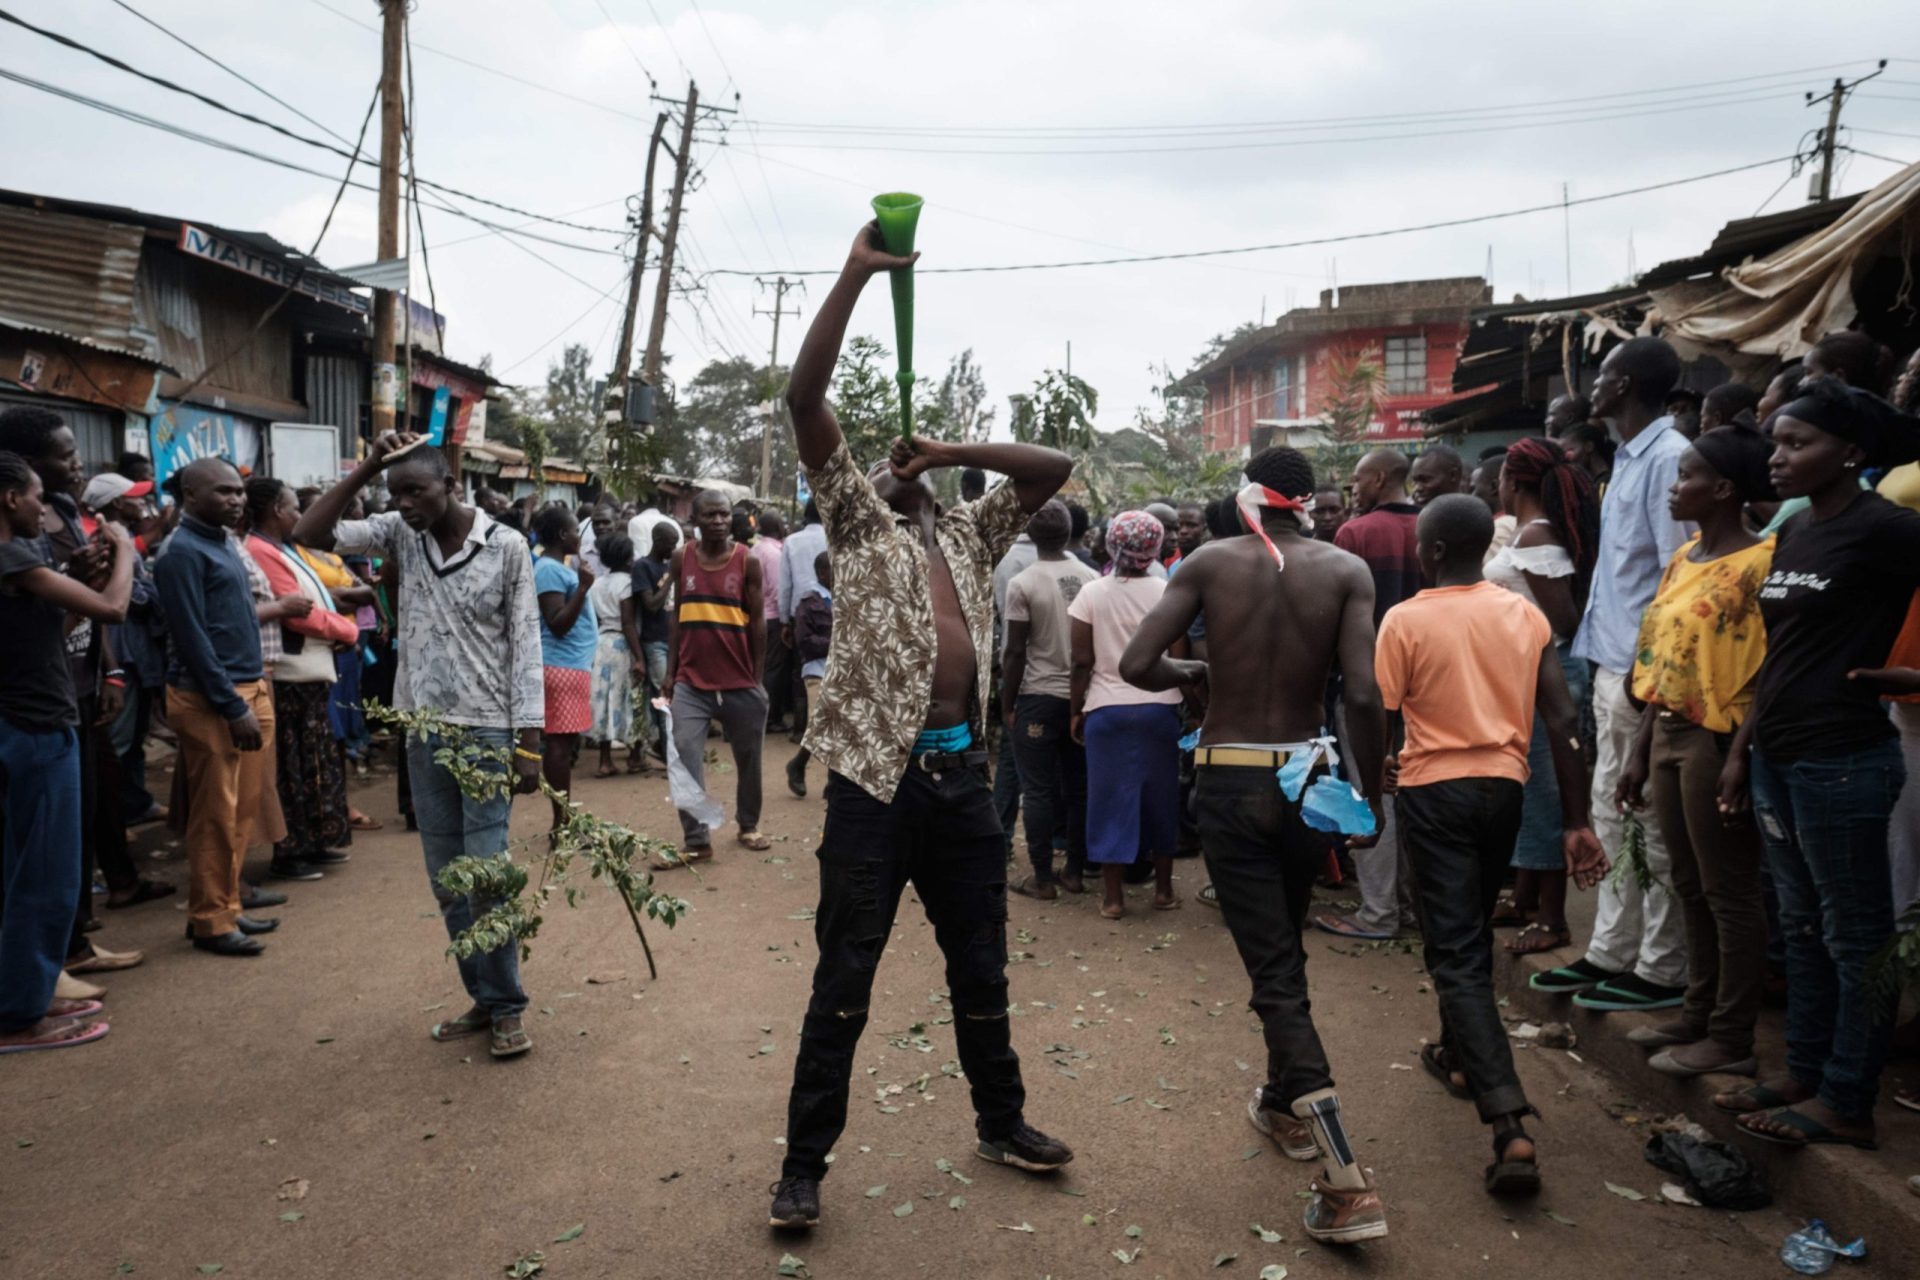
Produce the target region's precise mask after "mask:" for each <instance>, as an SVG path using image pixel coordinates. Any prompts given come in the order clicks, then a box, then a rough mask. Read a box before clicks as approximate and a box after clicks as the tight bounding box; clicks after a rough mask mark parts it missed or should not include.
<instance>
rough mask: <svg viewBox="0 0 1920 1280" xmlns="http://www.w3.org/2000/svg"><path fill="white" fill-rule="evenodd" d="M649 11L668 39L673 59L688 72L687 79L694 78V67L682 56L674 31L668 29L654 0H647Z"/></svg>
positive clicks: (661, 33)
mask: <svg viewBox="0 0 1920 1280" xmlns="http://www.w3.org/2000/svg"><path fill="white" fill-rule="evenodd" d="M647 12H648V13H650V14H652V15H653V25H654V26H656V27H658V28H660V35H661V37H662V38H663V39H665V40H666V42H667V49H668V51H669V52H671V53H672V54H673V60H674V61H675V62H677V63H679V64H680V69H681V70H682V71H684V72H686V73H687V79H689V80H691V79H693V68H692V67H690V66H688V65H687V60H686V59H685V58H683V57H681V56H680V46H678V45H676V44H675V43H674V42H673V32H671V31H669V30H667V24H666V23H664V22H662V21H661V20H660V11H659V10H658V9H656V8H654V7H653V0H647Z"/></svg>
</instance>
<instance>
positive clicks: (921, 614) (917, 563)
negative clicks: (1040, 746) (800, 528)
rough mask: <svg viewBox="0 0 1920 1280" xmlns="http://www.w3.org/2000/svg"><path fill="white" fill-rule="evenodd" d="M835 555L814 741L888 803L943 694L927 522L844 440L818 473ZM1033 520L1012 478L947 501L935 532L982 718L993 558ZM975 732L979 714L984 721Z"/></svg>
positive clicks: (818, 493)
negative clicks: (897, 501)
mask: <svg viewBox="0 0 1920 1280" xmlns="http://www.w3.org/2000/svg"><path fill="white" fill-rule="evenodd" d="M809 479H810V480H811V482H812V484H813V498H814V501H815V502H816V503H817V504H818V505H819V508H820V518H821V521H822V523H823V524H824V525H825V527H826V530H827V547H828V550H829V552H830V553H831V554H832V556H833V612H834V618H833V650H832V652H831V653H830V654H829V655H828V657H827V679H826V683H825V685H823V686H822V687H821V693H820V705H819V707H818V708H816V709H815V710H814V712H813V713H812V714H811V715H810V716H808V718H807V749H808V750H810V751H811V752H813V754H814V755H815V756H817V757H819V759H820V760H821V762H822V763H823V764H825V765H826V766H827V768H829V769H832V770H834V771H835V772H837V773H839V774H840V775H841V776H842V777H844V778H846V779H847V780H848V781H850V782H852V783H854V784H855V785H856V786H858V787H859V788H860V789H861V790H863V791H865V792H866V793H867V794H868V795H871V796H872V797H874V799H876V800H879V801H881V802H883V803H890V802H891V801H892V800H893V793H894V789H895V788H896V787H898V786H899V785H900V776H901V775H902V774H903V773H905V772H906V769H907V764H908V759H909V757H910V755H911V754H912V749H913V741H914V739H915V738H917V737H918V736H919V735H920V730H921V729H922V728H924V727H925V726H926V723H927V715H928V713H929V712H930V711H931V709H932V706H933V662H934V655H935V650H936V648H937V642H936V639H935V633H934V621H933V589H932V582H931V580H930V578H929V576H928V565H927V552H926V544H925V541H924V540H923V539H922V537H921V535H920V531H919V530H918V529H917V528H915V527H914V526H913V525H912V524H910V523H909V522H908V521H907V520H906V519H905V518H904V517H902V516H900V515H898V514H896V513H895V512H894V511H893V509H892V508H891V507H889V506H887V504H886V503H884V502H882V501H881V500H880V495H879V494H877V493H875V492H874V490H873V485H872V484H871V483H870V482H869V481H868V480H867V477H866V476H865V475H864V474H863V473H862V472H861V471H860V470H859V469H858V468H857V467H855V466H854V462H853V455H852V454H851V453H849V452H848V451H847V446H846V445H845V444H844V443H843V444H841V445H840V446H839V447H838V448H837V449H835V450H834V451H833V456H832V457H830V458H828V459H827V461H826V463H825V465H823V466H821V467H820V468H819V469H818V470H816V471H814V472H812V473H811V475H810V476H809ZM1026 527H1027V513H1026V512H1025V511H1023V510H1021V507H1020V499H1019V496H1018V495H1017V494H1016V493H1015V491H1014V487H1013V485H1011V484H1006V483H1003V484H1001V485H999V486H998V487H996V488H995V489H994V490H993V492H992V493H989V494H988V495H987V496H986V497H984V498H982V499H980V500H979V501H978V502H973V503H965V504H962V505H961V506H958V507H955V508H953V509H951V510H947V511H943V512H941V514H940V516H939V519H938V520H937V522H936V523H935V525H934V540H935V542H937V543H938V544H939V547H940V554H941V555H942V556H943V557H944V558H945V559H946V562H947V568H948V570H949V572H950V573H951V574H952V576H953V588H954V592H955V594H956V595H958V596H959V599H960V611H961V613H962V614H963V615H964V616H965V617H966V621H967V631H968V632H969V633H970V634H971V635H972V637H973V652H974V657H975V662H974V668H975V672H974V685H975V688H974V699H975V707H974V712H973V719H975V720H976V722H977V720H978V717H979V709H980V708H982V707H985V706H986V705H987V681H988V679H989V677H990V672H991V668H992V665H993V663H992V655H993V567H994V565H996V564H998V563H999V561H1000V558H1001V557H1002V556H1004V555H1006V553H1007V549H1008V548H1009V547H1011V546H1012V545H1013V540H1014V539H1015V538H1017V537H1019V536H1020V533H1021V531H1022V530H1024V529H1025V528H1026ZM974 728H975V732H976V734H977V733H978V731H979V725H978V723H976V724H975V726H974Z"/></svg>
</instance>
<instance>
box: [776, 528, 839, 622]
mask: <svg viewBox="0 0 1920 1280" xmlns="http://www.w3.org/2000/svg"><path fill="white" fill-rule="evenodd" d="M826 549H827V531H826V528H825V526H823V525H817V524H810V525H807V526H806V527H805V528H803V529H799V530H796V531H795V532H793V533H791V534H788V535H787V540H786V542H785V543H784V544H782V546H781V548H780V589H779V595H778V599H779V601H780V621H782V622H792V621H793V605H794V602H795V601H796V600H798V599H800V597H801V596H804V595H805V594H807V592H809V591H812V590H814V589H816V588H817V587H819V585H820V579H819V577H818V576H816V575H815V574H814V572H813V562H814V561H815V560H817V559H819V557H820V553H821V552H822V551H825V550H826ZM761 585H762V589H763V590H764V589H765V585H766V584H764V583H763V584H761Z"/></svg>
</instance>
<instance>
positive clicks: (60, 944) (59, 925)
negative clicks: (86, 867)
mask: <svg viewBox="0 0 1920 1280" xmlns="http://www.w3.org/2000/svg"><path fill="white" fill-rule="evenodd" d="M0 797H3V798H4V803H5V807H6V836H5V842H6V843H5V850H4V860H0V867H3V868H4V873H5V876H6V890H7V896H6V904H5V906H4V908H0V911H3V914H0V1031H18V1030H20V1029H21V1028H23V1027H30V1026H32V1025H33V1024H34V1023H36V1022H38V1021H40V1019H41V1018H43V1017H45V1016H46V1013H47V1005H48V1004H49V1003H51V1002H52V1000H53V986H54V983H56V982H58V981H59V980H60V962H61V960H62V959H63V958H64V957H65V956H66V954H67V937H68V935H69V934H70V933H71V932H72V930H73V913H74V908H75V907H77V906H78V905H79V902H80V738H79V735H78V734H76V733H75V732H74V731H73V730H72V729H60V730H58V731H56V732H54V733H29V732H27V731H26V730H24V729H16V728H14V727H13V726H12V725H10V724H8V723H7V722H6V721H4V720H0Z"/></svg>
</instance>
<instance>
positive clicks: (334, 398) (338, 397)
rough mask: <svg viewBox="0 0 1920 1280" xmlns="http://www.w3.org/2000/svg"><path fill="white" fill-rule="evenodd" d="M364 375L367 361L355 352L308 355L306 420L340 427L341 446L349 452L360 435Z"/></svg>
mask: <svg viewBox="0 0 1920 1280" xmlns="http://www.w3.org/2000/svg"><path fill="white" fill-rule="evenodd" d="M367 379H368V373H367V366H366V363H365V362H364V361H362V360H360V359H359V358H358V357H356V356H308V357H307V396H306V400H307V415H308V419H307V420H308V421H310V422H325V423H329V424H331V425H332V426H336V427H338V428H340V446H341V449H342V451H343V452H344V453H346V454H347V455H349V456H352V455H353V454H354V447H353V442H354V441H356V440H358V439H359V438H360V412H361V408H362V406H364V405H365V403H366V389H367Z"/></svg>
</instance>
